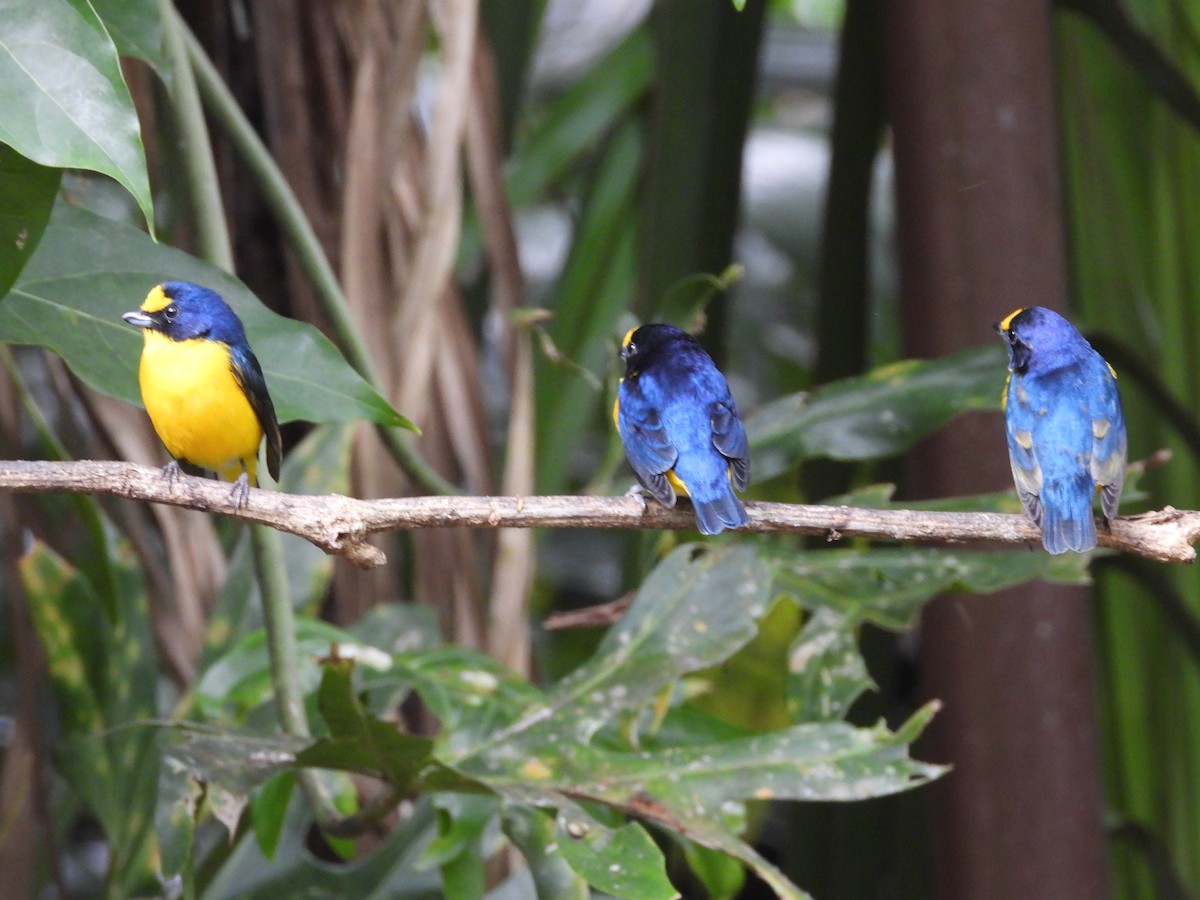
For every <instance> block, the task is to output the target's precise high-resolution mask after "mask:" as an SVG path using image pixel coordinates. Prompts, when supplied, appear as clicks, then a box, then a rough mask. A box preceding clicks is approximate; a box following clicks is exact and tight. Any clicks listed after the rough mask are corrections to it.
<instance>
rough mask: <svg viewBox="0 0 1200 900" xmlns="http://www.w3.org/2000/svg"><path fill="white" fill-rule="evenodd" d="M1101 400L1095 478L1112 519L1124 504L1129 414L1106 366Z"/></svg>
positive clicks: (1096, 425) (1098, 401) (1096, 426)
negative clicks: (1123, 492)
mask: <svg viewBox="0 0 1200 900" xmlns="http://www.w3.org/2000/svg"><path fill="white" fill-rule="evenodd" d="M1097 393H1098V397H1097V399H1096V400H1095V401H1094V402H1093V404H1092V409H1093V416H1094V418H1093V419H1092V462H1091V471H1092V478H1093V479H1094V480H1095V482H1096V484H1097V485H1098V486H1099V487H1100V508H1101V509H1102V510H1104V517H1105V518H1106V519H1111V518H1112V517H1113V516H1115V515H1116V514H1117V507H1118V506H1119V505H1120V503H1121V488H1122V487H1123V486H1124V484H1125V455H1126V436H1125V414H1124V412H1123V411H1122V409H1121V397H1120V394H1118V393H1117V382H1116V379H1115V378H1114V377H1113V375H1112V371H1111V370H1110V369H1109V368H1108V366H1107V365H1105V368H1104V371H1103V373H1102V375H1101V377H1100V380H1099V389H1098V392H1097Z"/></svg>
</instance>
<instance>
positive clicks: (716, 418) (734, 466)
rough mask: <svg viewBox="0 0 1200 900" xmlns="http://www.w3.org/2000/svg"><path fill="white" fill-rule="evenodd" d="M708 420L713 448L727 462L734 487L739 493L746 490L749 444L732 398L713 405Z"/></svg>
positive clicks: (748, 479) (748, 473)
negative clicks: (710, 426)
mask: <svg viewBox="0 0 1200 900" xmlns="http://www.w3.org/2000/svg"><path fill="white" fill-rule="evenodd" d="M709 419H710V422H711V425H712V440H713V446H714V447H716V448H717V450H719V451H720V452H721V455H722V456H724V457H725V458H726V459H727V460H729V465H730V477H731V478H732V479H733V483H734V485H735V486H736V487H737V489H738V490H739V491H744V490H746V488H748V487H749V486H750V442H749V440H747V438H746V428H745V426H743V425H742V417H741V416H740V415H738V409H737V404H736V403H734V402H733V397H731V396H728V395H727V396H726V397H725V399H724V400H718V401H717V402H716V403H714V404H713V405H712V410H711V415H710V417H709Z"/></svg>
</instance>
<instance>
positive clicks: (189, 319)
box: [121, 281, 281, 508]
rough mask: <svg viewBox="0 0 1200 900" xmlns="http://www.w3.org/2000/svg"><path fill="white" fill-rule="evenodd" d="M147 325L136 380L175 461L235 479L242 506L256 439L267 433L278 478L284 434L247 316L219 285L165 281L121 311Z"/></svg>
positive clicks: (172, 465)
mask: <svg viewBox="0 0 1200 900" xmlns="http://www.w3.org/2000/svg"><path fill="white" fill-rule="evenodd" d="M121 318H122V319H124V320H125V321H126V322H128V323H129V324H130V325H133V326H135V327H137V328H140V329H142V335H143V337H144V339H145V343H144V344H143V347H142V362H141V366H140V367H139V370H138V381H139V383H140V385H141V389H142V401H143V402H144V403H145V404H146V412H147V413H149V414H150V422H151V423H152V424H153V425H154V430H155V431H156V432H157V433H158V436H159V438H160V439H161V440H162V442H163V444H164V445H166V448H167V452H168V453H170V454H171V456H172V460H171V462H169V463H167V466H166V468H165V470H164V471H165V473H166V475H167V478H168V479H174V478H175V476H176V475H177V474H178V472H179V463H180V461H181V460H182V461H184V462H188V463H191V464H192V465H194V466H198V467H200V468H202V469H210V470H212V471H214V472H216V473H217V474H218V475H220V476H221V477H222V478H224V479H225V480H226V481H231V482H233V483H234V488H233V496H234V504H235V506H237V507H238V508H241V507H242V506H245V504H246V501H247V499H248V498H249V495H250V484H251V483H253V484H255V485H256V486H257V484H258V478H257V462H258V445H259V444H260V443H262V439H263V436H264V435H265V436H266V438H267V469H268V470H269V471H270V473H271V477H272V478H275V479H278V478H279V460H280V456H281V441H280V437H279V423H278V422H277V421H276V420H275V406H274V404H272V403H271V395H270V394H268V393H267V382H266V379H264V378H263V373H262V367H260V366H259V364H258V359H257V358H256V357H255V356H254V352H253V351H252V350H251V349H250V344H249V343H248V342H247V341H246V332H245V330H244V329H243V328H242V321H241V319H239V318H238V317H237V314H236V313H235V312H234V311H233V310H232V309H230V308H229V306H228V304H226V302H225V301H224V300H222V299H221V296H220V295H219V294H217V293H216V292H215V291H212V290H209V289H208V288H206V287H201V286H200V285H198V284H192V283H190V282H187V281H167V282H164V283H163V284H160V285H158V286H157V287H155V288H154V289H153V290H151V291H150V293H149V294H148V295H147V296H146V299H145V300H144V301H143V302H142V305H141V307H140V308H139V309H135V310H131V311H130V312H127V313H125V314H124V315H123V316H122V317H121Z"/></svg>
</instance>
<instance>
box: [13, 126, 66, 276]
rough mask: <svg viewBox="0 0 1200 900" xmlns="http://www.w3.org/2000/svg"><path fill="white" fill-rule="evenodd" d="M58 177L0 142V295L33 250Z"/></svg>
mask: <svg viewBox="0 0 1200 900" xmlns="http://www.w3.org/2000/svg"><path fill="white" fill-rule="evenodd" d="M61 180H62V172H61V171H60V170H59V169H53V168H49V167H47V166H42V165H38V164H37V163H35V162H34V161H33V160H31V159H28V158H26V157H24V156H22V155H21V154H20V153H18V152H17V151H16V150H13V149H12V148H11V147H5V146H4V145H2V144H0V297H3V296H4V295H5V294H7V293H8V289H9V288H11V287H12V286H13V283H14V282H15V281H16V280H17V276H18V275H20V274H21V269H22V268H24V266H25V263H27V262H28V261H29V259H30V257H32V256H33V252H34V250H36V249H37V246H38V242H39V241H41V239H42V232H43V231H45V229H46V223H47V222H49V221H50V210H51V209H53V208H54V195H55V193H56V192H57V191H58V183H59V182H60V181H61Z"/></svg>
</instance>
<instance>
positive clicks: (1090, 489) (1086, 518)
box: [996, 306, 1125, 553]
mask: <svg viewBox="0 0 1200 900" xmlns="http://www.w3.org/2000/svg"><path fill="white" fill-rule="evenodd" d="M996 331H997V332H998V333H999V334H1000V335H1001V337H1003V338H1004V339H1005V341H1006V342H1007V343H1008V368H1009V375H1008V382H1007V384H1006V386H1005V394H1004V416H1005V420H1006V422H1007V430H1008V457H1009V461H1010V462H1011V463H1012V473H1013V480H1014V481H1015V482H1016V485H1017V495H1018V496H1019V497H1020V498H1021V504H1022V505H1023V506H1024V507H1025V512H1026V513H1028V514H1029V518H1031V519H1033V521H1034V523H1036V524H1037V525H1038V526H1039V527H1040V528H1041V529H1042V545H1043V546H1044V547H1045V548H1046V549H1047V550H1049V551H1050V552H1051V553H1063V552H1064V551H1066V550H1077V551H1079V552H1080V553H1083V552H1085V551H1088V550H1091V549H1092V548H1093V547H1095V546H1096V525H1095V521H1094V519H1093V516H1092V497H1093V496H1094V495H1095V493H1096V491H1099V492H1100V508H1101V509H1102V510H1103V512H1104V519H1105V522H1106V523H1107V522H1108V520H1110V519H1111V518H1112V517H1113V516H1115V515H1116V514H1117V506H1118V504H1119V503H1120V501H1121V485H1122V484H1123V483H1124V481H1125V416H1124V414H1123V413H1122V412H1121V397H1120V395H1119V394H1118V393H1117V379H1116V373H1115V372H1114V371H1113V369H1112V367H1111V366H1110V365H1109V364H1108V363H1107V362H1105V361H1104V358H1103V357H1102V356H1101V355H1100V354H1099V353H1097V352H1096V351H1095V350H1093V349H1092V345H1091V344H1089V343H1088V342H1087V340H1086V339H1085V338H1084V336H1083V335H1082V334H1080V333H1079V332H1078V331H1077V330H1076V329H1075V326H1074V325H1072V324H1071V323H1070V322H1068V321H1067V320H1066V319H1064V318H1063V317H1062V316H1060V315H1059V314H1058V313H1056V312H1054V311H1053V310H1049V309H1044V308H1043V307H1040V306H1030V307H1028V308H1024V309H1018V310H1015V311H1014V312H1012V313H1011V314H1009V315H1008V316H1007V317H1006V318H1005V319H1004V320H1003V321H1001V322H999V323H997V325H996Z"/></svg>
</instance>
